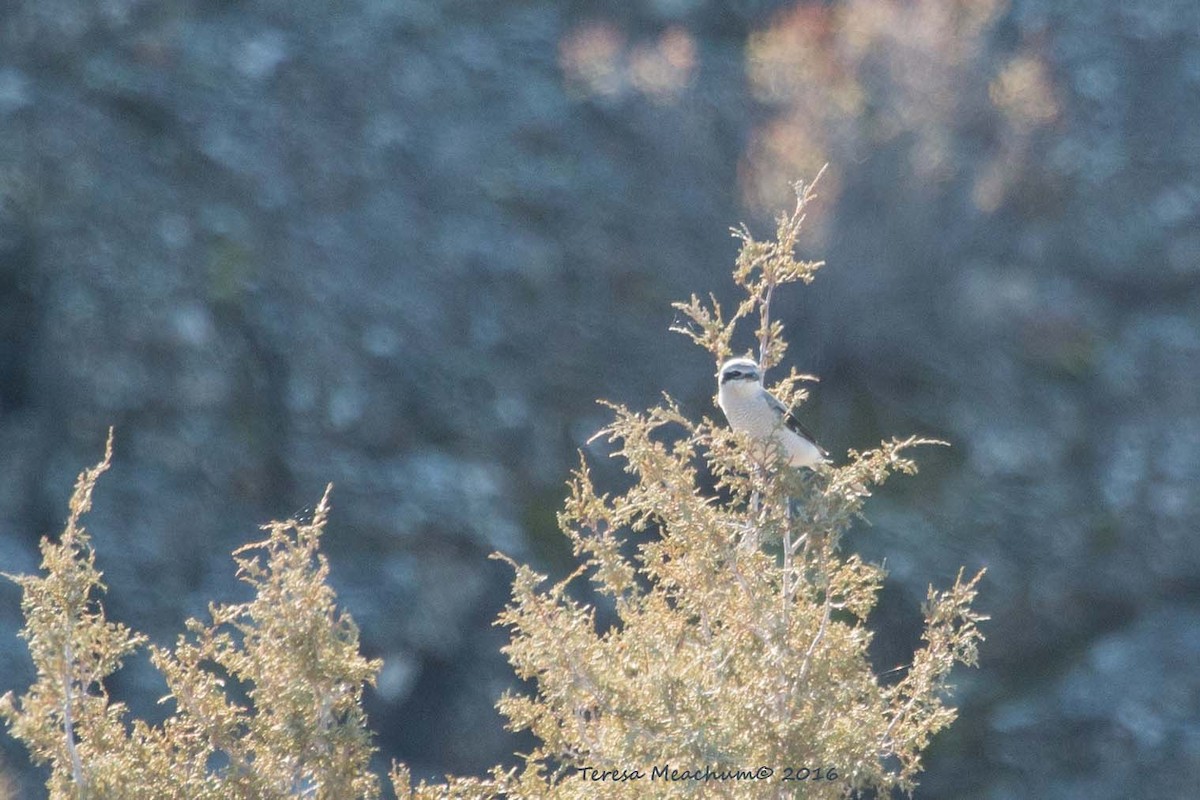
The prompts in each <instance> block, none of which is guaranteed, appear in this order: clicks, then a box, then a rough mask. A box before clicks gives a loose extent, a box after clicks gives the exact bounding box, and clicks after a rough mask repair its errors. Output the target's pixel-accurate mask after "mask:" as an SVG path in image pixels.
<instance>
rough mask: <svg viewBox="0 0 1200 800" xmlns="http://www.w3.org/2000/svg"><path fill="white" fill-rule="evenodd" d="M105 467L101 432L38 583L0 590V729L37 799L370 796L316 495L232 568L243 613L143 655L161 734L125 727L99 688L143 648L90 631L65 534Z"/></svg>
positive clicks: (79, 554) (365, 746)
mask: <svg viewBox="0 0 1200 800" xmlns="http://www.w3.org/2000/svg"><path fill="white" fill-rule="evenodd" d="M111 458H112V434H111V432H110V433H109V440H108V446H107V448H106V450H105V457H104V460H103V461H102V462H101V463H100V464H98V465H97V466H96V467H94V468H93V469H89V470H86V471H85V472H84V473H83V474H81V475H80V476H79V480H78V482H77V483H76V486H75V493H74V495H73V496H72V498H71V505H70V508H71V513H70V517H69V519H68V521H67V526H66V528H65V529H64V530H63V533H62V536H61V537H59V541H58V542H53V541H51V540H49V539H45V540H43V541H42V570H43V574H42V575H37V576H28V575H27V576H19V577H15V578H13V580H15V581H16V582H17V583H18V584H20V586H21V587H22V589H23V590H24V598H23V600H22V608H23V610H24V612H25V618H26V626H25V629H24V633H23V635H24V636H25V638H26V639H27V640H28V642H29V650H30V653H31V655H32V656H33V661H34V665H35V666H36V668H37V678H36V680H35V682H34V684H33V685H32V686H31V687H30V688H29V690H28V691H27V692H26V693H25V694H24V696H22V697H21V698H20V699H19V700H18V699H16V698H14V697H13V695H12V693H11V692H10V693H8V694H7V695H5V696H4V697H3V698H2V700H0V715H2V716H3V717H4V719H5V720H6V721H7V722H8V725H9V729H10V731H11V732H12V734H13V735H14V736H16V737H17V738H18V739H20V740H21V741H23V742H24V743H25V745H26V746H27V747H28V748H29V751H30V753H31V755H32V757H33V760H34V762H35V763H38V764H49V765H50V768H51V774H50V778H49V780H48V783H47V788H48V789H49V793H50V797H51V798H54V799H55V800H57V798H96V799H97V800H108V799H109V798H131V799H132V798H148V797H154V798H159V797H162V798H189V799H190V798H212V800H218V798H219V799H220V800H229V799H230V798H246V799H247V800H251V799H252V798H253V799H255V800H257V799H258V798H285V797H286V798H291V797H314V798H328V800H349V799H350V798H375V797H378V796H379V781H378V779H377V778H376V777H375V776H374V775H373V774H371V773H370V772H369V771H368V769H367V767H368V762H369V761H370V757H371V754H372V752H373V748H372V746H371V741H370V734H369V732H368V730H367V728H366V720H365V716H364V714H363V711H362V705H361V701H362V689H363V685H364V683H366V682H369V681H373V680H374V678H375V674H376V672H377V671H378V668H379V664H378V663H377V662H374V661H368V660H366V659H364V658H363V657H362V656H361V655H360V654H359V649H358V630H357V628H355V626H354V623H353V621H351V619H350V618H349V616H348V615H346V614H345V613H343V612H340V611H338V609H337V608H336V606H335V604H334V594H333V591H332V589H330V588H329V586H328V583H327V581H326V578H327V577H328V567H327V565H326V563H325V559H324V557H323V556H321V555H320V554H319V553H318V552H317V551H318V544H319V540H320V535H321V531H322V529H323V528H324V526H325V522H326V517H327V514H328V491H327V492H326V496H325V497H324V498H322V500H321V503H320V504H319V505H318V506H317V509H316V513H315V514H314V516H313V519H312V521H311V522H309V523H306V524H302V523H299V522H296V521H294V520H292V521H288V522H274V523H271V524H270V525H267V526H265V528H264V529H265V530H266V531H267V532H268V537H267V538H266V539H265V540H264V541H261V542H258V543H255V544H252V545H247V546H246V547H243V548H241V549H240V550H239V551H238V552H237V553H236V554H235V557H236V561H237V565H238V574H239V576H240V577H241V578H242V580H244V581H245V582H246V583H248V584H250V586H251V587H252V588H253V589H254V591H255V597H254V599H253V600H251V601H250V602H248V603H240V604H235V605H214V606H211V607H210V615H211V621H210V622H208V623H203V622H200V621H198V620H194V619H193V620H189V621H188V623H187V627H188V631H189V633H188V635H186V636H181V637H180V639H179V641H178V643H177V644H176V646H175V647H174V648H173V649H168V648H160V647H151V648H150V651H151V658H152V661H153V663H154V664H155V666H156V667H158V668H159V669H160V670H161V671H162V672H163V674H164V676H165V677H166V679H167V684H168V687H169V689H170V694H169V695H168V696H167V697H165V698H163V701H164V702H171V703H172V704H173V705H174V711H173V713H172V715H171V716H170V717H169V718H168V719H167V720H166V721H165V722H164V723H163V724H162V725H161V726H157V727H153V726H150V725H147V724H146V723H144V722H142V721H140V720H136V721H133V722H132V724H130V725H127V724H126V720H125V717H126V713H125V711H126V710H125V708H124V707H123V706H122V705H121V704H119V703H113V702H111V701H110V700H109V698H108V694H107V692H106V691H105V688H104V680H105V678H107V677H108V676H109V675H111V674H112V673H113V672H114V671H115V670H116V669H117V668H118V667H119V666H120V664H121V661H122V659H124V658H125V657H126V656H128V655H129V654H130V653H132V652H133V651H134V650H135V649H136V648H137V647H139V646H140V645H142V644H143V643H144V641H145V637H142V636H140V635H137V634H134V633H132V632H131V631H129V629H128V628H126V627H125V626H123V625H119V624H114V623H111V622H108V621H107V620H106V619H105V615H104V610H103V608H102V607H101V606H100V604H99V602H98V595H99V594H100V593H101V592H102V591H103V588H104V587H103V584H101V583H100V577H101V576H100V572H99V570H97V569H96V565H95V561H96V557H95V553H94V552H93V550H92V548H91V544H90V539H89V536H88V534H87V531H86V530H85V529H84V528H83V527H82V526H81V525H80V524H79V521H80V518H81V516H82V515H83V514H84V513H86V512H87V511H88V509H89V508H90V507H91V495H92V490H93V489H94V487H95V484H96V480H97V478H99V476H100V475H101V474H102V473H103V472H104V471H105V470H107V469H108V467H109V464H110V462H111ZM235 686H236V687H240V688H243V689H244V690H245V702H244V704H243V703H240V702H239V700H238V699H237V697H238V696H239V695H237V694H235V693H234V692H233V691H232V689H233V688H235Z"/></svg>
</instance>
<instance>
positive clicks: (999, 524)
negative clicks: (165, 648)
mask: <svg viewBox="0 0 1200 800" xmlns="http://www.w3.org/2000/svg"><path fill="white" fill-rule="evenodd" d="M825 163H828V164H829V165H830V166H829V169H828V171H827V173H826V175H825V177H824V179H823V182H822V187H821V200H819V201H818V204H817V206H818V207H817V208H816V210H815V211H814V213H813V215H811V217H810V220H809V250H808V252H807V253H806V255H808V256H810V257H819V258H824V259H826V260H827V261H828V262H829V266H828V267H827V268H826V269H825V270H824V271H823V272H822V273H821V274H820V275H819V276H818V279H817V282H816V283H815V284H813V285H812V286H811V287H808V288H804V289H797V290H794V291H791V292H787V293H784V294H783V295H781V296H779V297H778V299H777V304H776V310H777V313H779V314H780V315H781V316H782V317H783V318H784V319H785V320H786V321H787V323H788V324H789V326H790V328H789V329H790V333H791V339H792V342H793V347H792V349H791V352H790V355H789V362H790V363H791V364H794V365H795V366H796V367H798V368H799V369H800V370H802V371H807V372H814V373H816V374H818V375H820V377H821V379H822V382H821V383H820V384H819V385H817V386H816V387H814V391H813V395H814V399H813V401H812V402H811V403H810V404H809V405H808V406H807V407H806V408H805V409H804V410H803V412H802V416H803V417H804V418H805V419H806V420H807V421H809V422H812V423H813V426H814V427H816V428H817V429H818V431H819V433H820V434H821V437H822V439H823V441H824V442H825V444H826V445H827V446H828V447H829V448H830V449H831V450H833V451H834V452H835V453H836V452H839V451H840V452H844V451H845V449H846V448H848V447H856V448H864V447H868V446H871V445H872V444H874V443H876V442H877V441H878V440H879V439H881V438H883V437H887V436H891V435H893V434H896V435H903V434H908V433H910V432H918V433H923V434H932V435H936V436H939V437H942V438H945V439H947V440H949V441H951V442H952V443H953V444H954V447H953V448H952V449H950V450H931V451H929V452H926V453H924V454H923V464H924V466H925V469H924V470H923V472H922V473H921V474H920V475H919V476H917V477H916V478H912V479H906V480H903V481H899V480H898V481H897V482H895V483H894V484H889V485H888V486H887V487H886V488H885V490H883V491H881V492H880V493H878V495H877V497H876V498H874V499H873V500H872V501H871V503H870V504H869V505H868V513H869V516H870V517H871V519H872V522H873V523H874V524H873V526H871V527H865V526H864V527H863V529H862V530H861V531H859V532H857V533H856V534H855V536H854V537H853V539H852V541H851V546H853V547H854V548H856V549H857V550H859V551H860V552H862V553H864V555H866V556H868V557H870V558H872V559H874V560H877V561H881V560H884V559H886V564H887V566H888V568H889V569H890V571H891V576H890V579H889V582H888V584H887V588H886V590H885V593H884V600H883V603H882V605H881V608H880V610H879V613H878V617H877V624H878V628H879V642H878V648H877V656H878V663H879V667H880V668H881V669H891V668H893V667H901V668H902V666H903V664H904V663H905V658H906V653H910V652H911V648H912V646H913V645H914V644H915V642H914V641H913V637H914V636H915V635H917V631H918V629H919V609H920V602H921V600H922V599H923V597H924V594H925V588H926V586H927V585H928V584H929V583H930V582H933V583H935V584H938V585H945V584H947V583H949V582H950V581H951V580H952V578H953V575H954V573H955V571H956V570H957V568H958V566H959V565H965V566H967V567H968V569H970V568H973V567H977V566H980V565H986V566H987V567H988V569H989V572H988V577H987V581H986V584H985V585H984V587H983V592H982V596H981V606H982V610H984V611H985V612H987V613H990V614H991V615H992V616H993V619H992V621H991V622H990V623H988V624H987V625H986V627H985V632H986V633H987V635H988V641H987V642H986V644H985V646H984V648H983V651H982V668H981V669H980V670H978V671H964V672H963V673H961V677H960V680H959V693H958V695H957V697H958V700H959V702H960V703H961V707H962V715H961V718H960V720H959V722H958V723H957V724H955V725H954V726H953V727H952V728H951V729H950V730H949V731H948V732H946V733H945V734H943V735H942V736H941V737H940V738H939V739H938V740H937V742H936V744H935V747H934V750H933V752H932V753H931V757H930V759H929V761H928V771H927V773H926V774H925V776H924V780H923V784H922V787H921V788H920V789H919V790H918V792H917V797H919V798H1026V797H1035V796H1036V797H1042V798H1074V797H1089V798H1140V797H1145V798H1186V797H1193V796H1194V791H1195V786H1196V785H1197V784H1198V782H1200V537H1198V536H1197V533H1198V532H1200V500H1198V497H1200V492H1198V491H1197V490H1198V488H1200V4H1197V3H1196V2H1195V0H1088V1H1087V2H1077V1H1075V2H1063V0H1008V1H1007V2H1005V0H913V1H912V2H903V3H902V2H893V1H891V0H841V1H840V2H835V1H833V0H826V1H825V2H782V1H780V0H737V1H736V2H717V0H637V1H636V2H631V1H630V0H624V1H623V2H603V3H582V2H565V3H563V2H560V3H550V2H532V1H530V2H506V3H485V4H480V3H473V2H462V1H460V0H440V1H434V0H348V2H342V3H332V4H331V3H317V2H308V0H289V1H288V2H280V1H278V0H277V1H276V2H270V1H269V0H260V1H258V2H254V1H253V0H245V1H244V2H243V1H239V0H192V2H185V1H183V0H180V1H177V2H167V3H163V2H151V1H150V0H100V1H97V0H7V2H4V3H3V4H0V569H2V570H3V571H6V572H28V571H32V570H34V569H36V567H37V563H38V555H37V550H36V546H37V541H38V538H39V537H40V536H42V535H44V534H47V533H52V532H55V531H57V530H58V529H59V528H60V526H61V524H62V521H63V519H64V518H65V514H66V498H67V497H68V494H69V492H70V489H71V486H72V482H73V479H74V476H75V474H76V473H77V472H78V471H79V470H80V469H81V468H82V467H83V466H85V465H89V464H92V463H95V462H96V461H97V460H98V459H99V457H100V455H101V452H102V446H103V440H104V436H105V432H106V429H107V427H108V426H109V425H110V424H113V425H115V426H116V440H117V456H116V463H115V466H114V468H113V470H112V472H111V473H110V474H109V475H107V476H106V477H105V478H104V479H103V481H102V483H101V485H100V489H99V491H98V493H97V497H96V510H95V511H94V513H93V514H92V515H91V517H90V521H89V528H90V529H91V530H92V532H93V534H94V537H95V544H96V547H97V550H98V554H99V555H98V559H99V564H100V567H101V568H102V569H103V570H104V571H105V574H106V581H107V583H108V585H109V586H110V592H109V595H108V597H107V600H106V602H107V605H108V608H109V609H110V612H111V613H112V615H113V616H115V617H116V618H117V619H120V620H122V621H125V622H127V623H129V624H131V625H133V626H134V627H136V628H139V629H141V630H144V631H146V632H147V633H149V634H150V635H151V636H152V637H153V638H154V639H155V640H156V641H159V642H169V641H171V640H173V638H174V636H175V635H176V633H177V632H178V631H179V630H180V629H181V625H182V620H183V618H184V617H185V616H187V615H200V614H203V613H204V609H205V605H206V603H207V601H208V600H210V599H238V598H240V597H242V596H243V595H244V592H243V588H242V587H240V586H239V585H237V583H236V581H234V579H233V570H232V562H231V560H230V558H229V551H230V550H231V549H233V548H234V547H236V546H237V545H239V544H241V543H243V542H245V541H248V540H250V539H251V537H254V536H255V535H256V528H255V526H256V525H257V524H259V523H261V522H263V521H265V520H267V519H270V518H279V517H286V516H290V515H293V514H296V513H303V511H304V509H306V508H307V507H309V506H311V505H312V504H313V503H315V502H316V500H317V499H318V498H319V496H320V493H321V490H322V488H323V487H324V485H325V483H326V482H328V481H332V482H333V483H334V484H335V489H334V494H333V502H334V512H333V517H332V521H331V524H330V527H329V530H328V533H327V537H326V549H327V551H328V552H329V554H330V557H331V561H332V568H333V579H334V582H335V585H336V587H337V589H338V591H339V594H340V597H341V598H342V600H343V602H344V603H345V605H346V606H347V607H348V608H349V609H350V611H351V612H352V613H353V615H354V617H355V618H356V620H357V621H358V622H359V623H360V625H361V627H362V632H363V636H364V641H365V643H366V648H367V651H368V653H369V654H370V655H372V656H378V657H382V658H383V659H384V663H385V666H384V669H383V672H382V674H381V676H380V681H379V686H378V690H377V691H375V692H373V693H372V695H371V698H370V705H369V710H370V713H371V718H372V724H373V726H374V728H375V729H376V730H377V731H378V734H379V736H378V742H379V745H380V748H381V750H382V753H383V756H385V757H388V758H390V757H396V758H400V759H403V760H406V761H408V762H409V763H410V764H412V766H413V767H414V769H415V770H416V771H417V773H418V774H420V775H424V776H429V777H433V776H437V775H439V774H441V773H443V772H447V771H449V772H455V773H460V774H464V773H465V774H472V773H479V772H481V771H483V770H484V769H486V768H487V767H488V766H490V765H492V764H495V763H497V762H500V761H506V762H511V758H512V757H511V753H512V752H513V750H514V749H521V748H522V746H523V744H524V743H523V740H521V739H519V738H518V737H515V736H513V735H512V734H510V733H507V732H505V731H504V730H503V729H502V727H501V719H500V717H499V716H498V715H497V713H496V712H495V711H494V710H493V709H492V704H493V702H494V701H495V699H496V697H497V696H498V695H499V694H500V692H502V691H503V690H504V689H505V688H508V687H510V686H512V685H513V678H512V676H511V672H510V671H509V669H508V667H507V664H506V663H505V661H504V659H503V656H502V655H501V654H500V653H499V650H498V649H499V647H500V646H501V645H502V644H503V643H504V641H505V636H504V633H503V631H500V630H497V629H495V628H493V627H492V626H491V622H492V620H493V619H494V617H495V614H496V612H497V611H498V610H499V608H500V606H501V605H502V604H503V602H504V600H505V598H506V586H507V580H508V578H509V571H508V570H507V568H503V567H502V566H501V565H498V564H497V563H496V562H493V561H489V560H488V559H487V555H488V553H490V552H492V551H494V550H497V549H499V550H503V551H505V552H507V553H510V554H512V555H514V556H516V557H517V558H519V559H521V560H526V561H532V562H534V563H536V564H538V565H539V566H540V567H541V568H542V569H544V570H548V571H550V572H552V573H555V574H561V573H562V572H563V571H565V570H566V569H567V566H566V565H567V555H568V553H567V549H566V548H564V546H563V543H562V541H560V539H559V538H558V537H557V534H556V532H555V524H554V514H555V512H556V510H557V509H558V507H559V504H560V501H561V498H562V496H563V492H564V487H563V483H564V481H565V479H566V477H567V473H568V470H569V469H570V468H571V467H572V466H573V465H574V464H575V463H576V459H577V456H576V449H577V448H580V447H584V445H585V442H586V439H587V438H588V437H589V436H590V435H591V434H592V433H593V432H594V431H595V430H596V429H597V428H599V427H600V426H601V425H602V424H603V423H604V422H605V420H606V416H605V414H604V412H603V409H601V408H599V407H597V406H596V405H595V404H594V402H593V400H594V399H595V398H597V397H605V398H609V399H612V400H616V401H620V402H624V403H627V404H630V405H633V406H645V405H648V404H651V403H653V402H655V400H656V398H657V396H658V393H659V392H660V391H662V390H667V391H669V392H671V393H672V394H673V395H674V396H676V397H678V398H680V399H681V400H682V401H683V403H684V404H685V407H686V408H688V409H689V410H691V411H692V412H693V413H695V414H701V413H704V414H717V413H719V412H717V411H716V410H715V409H714V408H713V406H712V405H711V397H712V393H713V388H714V387H713V383H712V367H713V365H712V364H711V363H709V362H708V361H707V359H706V357H705V355H704V354H703V353H702V352H701V351H700V350H699V349H698V348H695V347H694V346H692V345H691V344H690V343H688V342H687V341H686V340H685V339H684V338H683V337H680V336H677V335H673V334H669V333H668V332H667V328H668V326H669V325H670V324H671V323H672V322H673V321H674V316H673V312H672V311H671V309H670V307H669V303H670V301H672V300H676V299H683V298H685V297H686V296H687V295H688V294H689V293H691V292H698V293H705V292H708V291H715V292H716V293H717V294H718V296H719V297H722V298H725V299H728V300H731V299H732V298H733V297H734V295H733V294H732V286H731V283H730V280H729V275H728V273H729V269H730V267H731V264H732V259H733V257H734V255H735V252H736V247H735V245H736V243H735V242H734V241H733V240H732V239H731V238H730V237H729V235H728V228H729V226H731V225H734V224H736V223H738V222H740V221H742V220H745V221H747V222H748V223H749V224H750V226H751V228H752V229H754V230H756V231H758V232H760V233H763V234H765V233H766V232H768V231H769V230H770V215H771V214H773V213H774V212H775V211H777V210H780V209H783V208H785V207H787V206H788V205H789V204H790V202H791V200H792V198H791V196H790V192H791V190H790V188H789V186H788V184H789V182H790V181H792V180H795V179H798V178H810V177H812V176H813V175H814V174H815V173H816V171H817V170H818V169H819V168H820V167H821V165H822V164H825ZM738 344H739V345H740V346H743V347H748V346H749V345H750V337H749V335H748V334H747V337H746V339H745V340H743V341H742V342H740V343H738ZM592 455H593V457H597V458H600V459H601V460H600V461H599V462H598V463H599V464H601V465H602V466H601V475H602V476H604V479H606V480H614V481H615V480H617V479H618V477H617V476H618V473H617V471H616V468H615V466H614V465H611V464H608V463H607V462H605V461H604V460H603V457H602V454H600V453H595V452H593V453H592ZM18 602H19V594H18V592H17V591H16V589H15V587H13V586H12V585H0V691H3V690H6V689H9V688H19V687H23V686H25V685H26V684H27V682H28V680H29V679H30V677H31V675H30V672H31V665H30V662H29V660H28V657H27V654H26V651H25V649H24V646H23V643H22V642H21V641H20V640H19V639H17V638H16V635H15V634H16V631H17V630H18V628H19V626H20V613H19V607H18ZM113 688H114V691H115V693H116V694H117V695H118V696H119V697H121V698H125V699H128V700H129V701H130V702H132V703H133V706H134V710H135V712H136V713H138V714H140V715H144V716H147V717H149V718H155V717H156V715H161V710H160V709H159V708H157V707H156V706H154V705H153V701H152V698H156V697H158V696H160V695H161V694H163V693H164V691H165V687H164V685H163V684H162V683H161V682H160V681H159V679H158V678H157V677H156V675H155V673H154V672H153V670H152V669H151V668H150V667H149V664H148V662H147V661H146V660H145V659H141V660H134V661H133V662H131V663H130V664H129V665H128V666H127V668H126V669H125V670H124V671H123V672H122V673H120V679H119V681H117V683H116V685H115V686H114V687H113ZM0 740H2V742H3V744H2V746H0V747H2V749H0V759H2V760H3V762H4V768H5V769H6V770H7V771H8V772H9V773H10V774H11V775H12V776H14V779H15V780H16V781H18V783H19V785H21V786H22V787H23V788H22V789H21V794H20V796H21V797H38V796H42V795H43V794H44V790H43V789H42V788H41V786H40V781H41V777H40V775H39V774H38V773H37V772H36V771H35V770H30V768H29V767H28V766H27V765H26V759H25V754H24V752H23V751H22V750H21V749H20V748H19V747H18V746H17V745H16V744H15V743H14V742H13V741H12V740H11V739H9V738H8V737H0ZM776 766H778V765H776Z"/></svg>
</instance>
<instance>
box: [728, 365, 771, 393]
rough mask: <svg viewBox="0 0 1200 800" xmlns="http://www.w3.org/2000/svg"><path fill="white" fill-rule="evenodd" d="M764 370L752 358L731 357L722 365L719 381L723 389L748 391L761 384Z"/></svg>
mask: <svg viewBox="0 0 1200 800" xmlns="http://www.w3.org/2000/svg"><path fill="white" fill-rule="evenodd" d="M761 381H762V371H761V370H760V369H759V368H758V363H757V362H755V361H754V359H752V358H731V359H729V360H728V361H726V362H725V363H724V364H722V365H721V369H720V371H718V372H717V382H718V384H719V386H720V389H721V391H723V392H728V391H747V390H749V389H751V388H756V387H758V386H759V385H760V384H761Z"/></svg>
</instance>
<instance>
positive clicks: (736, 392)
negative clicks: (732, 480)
mask: <svg viewBox="0 0 1200 800" xmlns="http://www.w3.org/2000/svg"><path fill="white" fill-rule="evenodd" d="M717 380H718V389H717V404H718V405H719V406H721V410H722V411H724V412H725V419H727V420H729V427H730V428H733V429H734V430H735V431H737V432H739V433H745V434H748V435H749V436H750V437H751V438H753V439H757V440H759V441H761V442H768V441H771V440H774V441H775V442H776V443H778V445H779V446H780V447H781V448H782V449H783V450H782V455H784V456H786V459H787V463H788V464H789V465H791V466H793V467H808V468H809V469H812V468H813V467H815V466H817V465H818V464H823V463H825V462H826V461H827V458H826V457H827V456H828V455H829V453H827V452H825V450H824V449H823V448H822V447H821V446H820V445H819V444H817V442H816V439H815V437H814V436H813V435H812V434H811V433H809V432H808V431H807V430H805V429H804V426H802V425H801V424H800V422H799V420H797V419H796V417H795V416H793V414H792V412H791V411H789V410H788V408H787V407H786V406H785V405H784V404H783V403H781V402H779V400H777V399H776V398H775V397H774V396H772V395H771V393H770V392H768V391H767V390H766V389H764V388H763V385H762V370H760V369H759V368H758V364H757V363H756V362H755V361H754V360H753V359H750V358H731V359H729V360H728V361H726V362H725V363H724V364H722V365H721V370H720V372H718V373H717Z"/></svg>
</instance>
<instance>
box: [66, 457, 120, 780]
mask: <svg viewBox="0 0 1200 800" xmlns="http://www.w3.org/2000/svg"><path fill="white" fill-rule="evenodd" d="M110 436H111V434H110ZM74 666H75V653H74V652H73V651H72V650H71V640H70V638H68V639H67V642H66V644H64V645H63V670H62V671H63V675H62V682H63V733H64V734H65V735H66V737H67V753H68V754H69V755H70V756H71V778H72V780H73V781H74V782H75V785H76V786H78V787H79V796H80V797H87V790H88V787H87V781H85V780H84V777H83V761H82V760H81V759H80V758H79V748H78V747H76V746H75V723H74V721H73V719H72V716H71V704H72V703H73V702H74V697H73V696H72V693H71V673H72V672H73V671H74Z"/></svg>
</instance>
